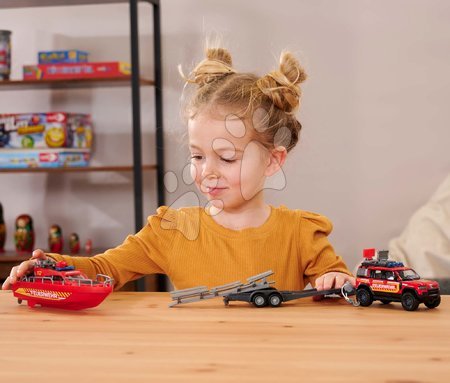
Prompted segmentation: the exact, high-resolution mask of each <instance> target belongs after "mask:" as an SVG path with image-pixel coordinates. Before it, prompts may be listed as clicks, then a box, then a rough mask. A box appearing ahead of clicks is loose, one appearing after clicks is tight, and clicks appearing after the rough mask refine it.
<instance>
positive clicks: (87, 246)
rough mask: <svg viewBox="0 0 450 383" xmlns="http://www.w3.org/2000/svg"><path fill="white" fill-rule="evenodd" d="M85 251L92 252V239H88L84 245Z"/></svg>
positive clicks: (88, 253)
mask: <svg viewBox="0 0 450 383" xmlns="http://www.w3.org/2000/svg"><path fill="white" fill-rule="evenodd" d="M84 251H85V252H86V254H87V255H90V254H91V253H92V240H91V239H88V240H87V241H86V244H85V245H84Z"/></svg>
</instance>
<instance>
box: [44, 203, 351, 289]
mask: <svg viewBox="0 0 450 383" xmlns="http://www.w3.org/2000/svg"><path fill="white" fill-rule="evenodd" d="M331 230H332V224H331V222H330V221H329V220H328V219H327V218H325V217H324V216H321V215H318V214H314V213H310V212H306V211H301V210H290V209H288V208H286V207H285V206H280V207H274V206H271V213H270V216H269V218H268V219H267V220H266V222H265V223H264V224H263V225H261V226H259V227H257V228H246V229H243V230H232V229H228V228H225V227H223V226H221V225H219V224H218V223H216V222H215V221H214V219H213V218H212V217H211V216H210V215H208V214H207V213H206V211H205V209H204V208H202V207H185V208H180V209H173V208H170V207H167V206H161V207H160V208H158V209H157V212H156V214H155V215H151V216H150V217H149V218H148V222H147V224H146V225H145V226H144V228H143V229H142V230H141V231H139V232H138V233H137V234H135V235H129V236H128V237H127V238H126V240H125V241H124V242H123V243H122V244H121V245H119V246H118V247H116V248H114V249H110V250H107V251H106V252H105V253H103V254H99V255H96V256H94V257H71V256H62V255H59V254H47V255H48V256H50V257H52V258H54V259H55V260H57V261H60V260H65V261H66V262H67V263H68V264H69V265H73V266H75V267H76V268H77V269H80V270H82V271H84V272H85V273H86V274H87V275H88V276H89V277H90V278H95V276H96V274H106V275H109V276H111V277H113V278H114V280H115V288H116V289H117V288H120V287H121V286H122V285H123V284H125V283H126V282H128V281H130V280H134V279H137V278H140V277H142V276H143V275H146V274H154V273H161V274H166V275H167V276H168V277H169V278H170V280H171V282H172V283H173V285H174V286H175V288H176V289H185V288H189V287H195V286H200V285H201V286H207V287H209V288H211V287H214V286H218V285H222V284H226V283H230V282H234V281H242V282H244V281H245V280H246V279H247V278H248V277H250V276H253V275H256V274H260V273H262V272H264V271H267V270H272V271H274V272H275V275H273V276H272V277H271V278H272V280H274V281H275V285H274V286H275V287H277V288H279V289H284V290H301V289H303V288H304V287H305V286H306V285H307V284H308V282H311V284H312V285H313V286H314V283H315V280H316V278H317V277H319V276H320V275H322V274H324V273H327V272H330V271H340V272H343V273H346V274H349V275H351V273H350V272H349V271H348V269H347V267H346V266H345V264H344V262H343V261H342V258H341V257H339V256H337V255H336V254H335V252H334V250H333V247H332V246H331V245H330V243H329V242H328V239H327V235H328V234H329V233H330V232H331Z"/></svg>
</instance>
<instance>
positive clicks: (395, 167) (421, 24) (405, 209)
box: [0, 0, 450, 266]
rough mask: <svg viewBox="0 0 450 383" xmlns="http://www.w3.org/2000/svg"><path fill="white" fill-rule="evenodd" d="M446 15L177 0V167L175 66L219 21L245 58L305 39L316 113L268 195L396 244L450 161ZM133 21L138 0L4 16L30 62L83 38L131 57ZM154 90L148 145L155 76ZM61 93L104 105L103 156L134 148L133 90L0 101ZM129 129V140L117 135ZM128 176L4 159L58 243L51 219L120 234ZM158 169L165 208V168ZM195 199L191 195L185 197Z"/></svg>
mask: <svg viewBox="0 0 450 383" xmlns="http://www.w3.org/2000/svg"><path fill="white" fill-rule="evenodd" d="M141 10H143V11H146V12H143V14H141V19H140V25H141V29H142V33H143V34H144V35H145V36H144V37H145V38H144V44H142V48H143V49H145V53H144V55H143V56H144V57H143V64H144V67H145V68H146V70H147V71H149V70H151V68H152V62H151V46H150V44H149V42H150V41H151V37H150V36H149V34H150V33H151V32H150V31H151V26H150V25H147V22H148V19H149V14H148V12H149V11H148V10H147V7H145V6H141ZM68 16H70V21H69V20H68ZM448 20H450V3H449V2H448V1H445V0H441V1H438V0H432V1H427V2H425V1H422V0H391V1H388V0H379V1H361V0H347V1H344V0H339V1H331V0H328V1H325V0H315V1H312V0H309V1H308V0H284V1H280V2H273V1H258V0H251V1H245V2H244V1H238V0H221V1H219V0H216V1H207V0H189V1H187V0H185V1H180V0H178V1H175V0H165V1H164V0H163V1H162V34H163V69H164V113H165V117H164V122H165V129H166V132H167V133H166V170H171V171H175V172H176V173H177V174H180V172H181V170H182V168H183V166H184V164H185V163H186V158H187V151H186V150H185V149H183V150H184V151H182V152H180V150H179V146H180V143H179V139H178V137H179V136H180V132H181V131H183V129H184V128H183V126H182V123H181V120H180V117H179V97H180V93H181V90H182V86H183V84H182V81H181V80H180V79H179V77H178V74H177V68H176V67H177V64H179V63H181V64H183V66H184V68H185V70H188V69H189V68H191V66H192V65H193V64H194V63H195V62H197V61H198V60H200V59H202V47H203V41H204V36H205V35H208V34H211V33H218V34H221V35H222V36H223V37H224V41H225V43H226V46H227V47H229V49H230V50H231V52H232V54H233V59H234V63H235V66H236V67H237V69H239V70H242V71H256V72H257V73H260V74H263V73H265V72H267V71H269V70H272V69H273V68H274V66H275V65H276V62H277V57H278V55H279V53H280V51H281V50H282V49H284V48H288V49H291V50H293V51H294V52H296V53H297V54H298V55H299V57H300V58H301V61H302V62H303V63H304V65H305V66H306V68H307V71H308V73H309V76H310V77H309V79H308V81H307V82H306V83H305V86H304V98H303V105H302V109H301V112H300V120H301V121H302V124H303V126H304V129H303V131H302V137H301V143H300V145H299V146H298V147H297V148H296V149H295V150H294V151H293V152H292V154H291V155H290V159H289V160H288V163H287V165H286V167H285V174H286V180H287V187H286V188H285V189H284V190H282V191H269V192H268V199H269V202H271V203H274V204H276V205H277V204H280V203H282V204H285V205H287V206H288V207H290V208H299V209H305V210H312V211H316V212H320V213H322V214H325V215H327V216H328V217H330V218H331V219H332V221H333V222H334V224H335V230H334V233H333V234H332V237H331V239H332V241H333V243H334V245H335V247H336V249H337V250H338V252H340V253H341V254H342V255H343V256H344V257H345V259H346V260H347V261H348V263H349V264H350V266H353V265H354V264H355V263H356V262H357V261H358V260H359V259H360V255H361V250H362V248H364V247H377V248H383V247H387V243H388V241H389V239H391V238H392V237H393V236H396V235H398V234H399V233H400V232H401V230H402V228H403V227H404V226H405V224H406V222H407V220H408V218H409V217H410V216H411V214H412V213H413V212H414V211H415V210H416V209H417V208H418V207H419V206H420V205H421V204H423V203H424V202H425V201H426V200H427V198H428V197H429V196H430V195H431V193H432V192H433V191H434V190H435V189H436V188H437V186H438V184H439V183H440V182H441V181H442V180H443V179H444V177H445V175H446V174H448V173H449V170H450V155H449V154H448V152H449V150H448V148H449V143H450V131H449V129H448V125H449V123H450V113H449V109H448V107H447V104H448V100H449V96H450V75H449V72H448V68H449V64H450V50H449V49H448V47H449V46H450V25H449V23H448ZM127 23H128V16H127V6H125V5H114V6H107V8H105V7H102V6H86V7H65V8H48V9H45V10H44V9H32V10H30V9H29V10H6V11H5V10H2V11H0V26H1V29H11V30H13V36H14V37H13V44H14V46H13V49H14V55H13V60H14V73H13V75H14V77H16V78H18V77H20V68H21V66H22V65H23V64H27V63H32V62H34V61H35V60H36V59H35V55H36V52H37V51H38V50H41V49H51V48H65V47H68V48H80V49H87V50H90V51H91V52H92V59H93V60H115V59H122V60H126V59H128V54H129V53H128V45H127V38H126V36H127V33H128V24H127ZM143 102H144V110H145V116H144V122H145V123H144V132H145V137H146V141H145V145H146V148H145V149H144V151H147V153H148V151H149V150H151V149H149V147H151V143H152V142H153V129H152V126H153V119H152V108H151V105H152V104H151V103H152V93H151V90H146V91H145V93H144V101H143ZM149 105H150V107H149ZM50 109H58V110H69V111H81V112H90V113H92V114H93V116H94V119H95V120H96V128H97V133H98V134H97V151H96V156H95V161H96V162H98V163H102V162H105V163H107V162H111V161H113V160H114V159H113V158H112V157H111V156H113V155H116V153H121V154H120V155H121V156H122V155H123V156H124V158H126V160H127V161H131V153H130V144H129V142H130V138H129V136H128V133H129V131H130V127H129V124H130V123H129V121H130V114H131V111H130V105H129V91H128V90H126V89H114V90H113V91H111V90H110V89H106V90H105V89H101V90H94V91H79V90H77V91H71V92H70V93H69V94H68V93H67V92H60V91H58V92H56V93H55V92H53V93H51V92H48V91H32V92H26V91H14V92H8V93H6V92H0V112H16V111H17V112H19V111H22V112H25V111H45V110H50ZM123 140H125V141H126V142H127V143H126V145H124V146H121V147H120V150H119V149H118V148H117V149H115V148H114V149H113V150H111V148H112V146H113V145H118V143H120V142H122V141H123ZM108 145H109V146H108ZM151 158H152V157H151V156H150V154H147V159H148V160H149V161H150V160H151ZM118 162H119V161H118ZM179 179H180V180H181V177H179ZM129 182H130V179H129V176H124V175H116V176H111V175H110V174H107V175H92V174H91V175H89V176H87V177H85V176H83V175H64V176H55V175H20V176H18V175H14V176H12V175H3V174H2V175H1V178H0V200H1V201H2V202H3V204H4V207H5V213H6V219H7V220H8V224H9V225H8V229H9V231H10V233H11V231H12V224H13V221H14V218H15V216H17V215H18V214H20V213H22V212H28V213H30V214H31V215H33V216H34V217H35V221H36V225H38V227H39V228H38V230H37V234H38V241H37V245H38V246H45V238H46V230H47V227H48V225H49V224H51V223H53V222H59V223H61V224H62V226H63V229H64V230H65V231H66V232H67V234H69V232H71V231H78V232H79V234H80V235H81V236H82V237H83V238H86V236H93V238H94V242H95V244H94V246H95V245H97V246H110V245H113V244H116V243H119V242H120V241H121V240H122V238H123V237H124V236H125V235H126V234H127V233H129V232H130V231H131V230H132V227H133V224H132V217H131V216H130V214H129V212H130V211H131V208H132V201H131V198H132V194H131V189H130V184H129ZM147 184H148V187H147V190H146V198H147V202H148V203H147V206H146V213H147V214H151V213H152V212H153V211H154V209H155V205H154V201H155V196H154V185H153V182H152V180H151V177H148V180H147ZM186 190H190V188H188V187H184V186H183V185H182V182H180V188H179V189H178V190H177V191H176V192H174V193H167V199H168V203H169V204H170V203H173V202H174V201H176V200H177V198H178V197H180V196H182V195H183V193H184V192H185V191H186ZM183 201H188V202H189V201H191V202H192V201H193V200H192V199H187V198H184V199H182V200H181V202H180V201H178V202H177V203H176V205H179V204H182V203H183ZM8 245H9V247H12V241H11V235H10V236H9V241H8Z"/></svg>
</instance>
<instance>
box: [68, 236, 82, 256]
mask: <svg viewBox="0 0 450 383" xmlns="http://www.w3.org/2000/svg"><path fill="white" fill-rule="evenodd" d="M69 248H70V254H78V253H79V252H80V237H78V234H77V233H72V234H70V237H69Z"/></svg>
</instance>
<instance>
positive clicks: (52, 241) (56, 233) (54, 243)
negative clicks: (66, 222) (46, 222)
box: [48, 225, 63, 253]
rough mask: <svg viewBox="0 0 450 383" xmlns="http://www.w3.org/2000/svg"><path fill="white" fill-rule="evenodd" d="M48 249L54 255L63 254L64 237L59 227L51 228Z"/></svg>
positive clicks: (53, 226)
mask: <svg viewBox="0 0 450 383" xmlns="http://www.w3.org/2000/svg"><path fill="white" fill-rule="evenodd" d="M48 247H49V249H50V252H52V253H61V252H62V249H63V236H62V230H61V227H60V226H59V225H52V226H50V230H49V231H48Z"/></svg>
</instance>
